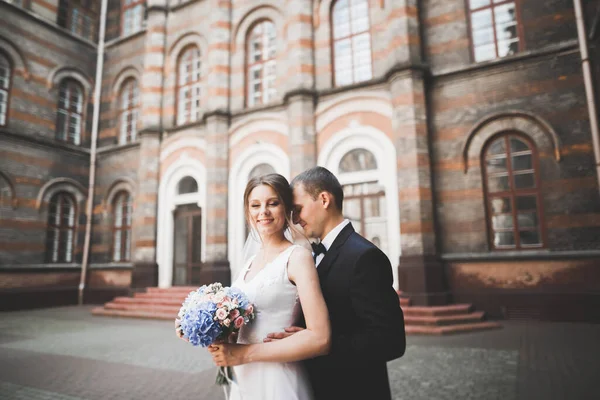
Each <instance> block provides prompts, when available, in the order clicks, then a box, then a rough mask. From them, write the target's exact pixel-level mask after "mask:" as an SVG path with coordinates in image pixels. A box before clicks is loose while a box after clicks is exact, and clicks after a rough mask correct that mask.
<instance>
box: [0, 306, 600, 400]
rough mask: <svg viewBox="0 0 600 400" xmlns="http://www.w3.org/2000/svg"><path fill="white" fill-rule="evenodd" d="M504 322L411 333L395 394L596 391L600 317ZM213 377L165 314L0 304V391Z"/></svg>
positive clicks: (197, 395) (143, 391) (203, 388)
mask: <svg viewBox="0 0 600 400" xmlns="http://www.w3.org/2000/svg"><path fill="white" fill-rule="evenodd" d="M503 324H504V328H503V329H501V330H494V331H487V332H480V333H469V334H461V335H455V336H445V337H427V336H418V337H415V336H410V337H408V347H407V351H406V354H405V356H404V357H402V358H401V359H398V360H394V361H392V362H390V363H389V375H390V381H391V385H392V392H393V395H394V399H395V400H400V399H406V400H437V399H440V400H445V399H459V400H462V399H482V400H494V399H499V400H500V399H501V400H525V399H527V400H529V399H544V400H554V399H557V400H558V399H561V400H563V399H573V400H586V399H590V400H592V399H593V400H598V399H600V379H599V378H600V372H599V371H600V340H599V339H598V338H600V325H592V324H567V323H525V322H507V321H505V322H503ZM214 377H215V368H214V367H213V366H212V364H211V362H210V358H209V357H208V354H207V353H206V352H205V350H203V349H199V348H194V347H192V346H190V345H189V344H187V343H185V342H183V341H181V340H178V339H177V338H176V337H175V335H174V332H173V328H172V324H171V323H170V322H167V321H144V320H131V319H112V318H105V317H93V316H91V315H90V308H89V307H81V308H79V307H62V308H54V309H46V310H33V311H21V312H11V313H6V312H5V313H0V399H10V400H21V399H23V400H25V399H27V400H38V399H52V400H59V399H60V400H80V399H90V400H92V399H186V400H187V399H199V400H201V399H206V400H221V399H223V398H224V395H223V393H222V391H221V389H220V388H219V387H217V386H215V385H214V384H213V382H214ZM365 384H368V383H367V382H365Z"/></svg>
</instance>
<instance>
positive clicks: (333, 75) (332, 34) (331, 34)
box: [329, 0, 468, 87]
mask: <svg viewBox="0 0 600 400" xmlns="http://www.w3.org/2000/svg"><path fill="white" fill-rule="evenodd" d="M352 1H353V0H348V2H349V4H348V9H349V10H351V8H352ZM364 1H365V2H366V3H367V9H368V10H369V12H368V13H367V20H368V24H369V28H368V29H367V30H366V31H363V32H360V33H357V34H353V33H350V35H349V36H344V37H342V38H338V39H335V23H334V9H335V6H336V5H337V4H338V3H339V0H336V1H333V2H332V3H331V8H330V9H329V26H330V27H331V29H330V30H329V41H330V50H331V67H332V68H331V80H332V86H333V87H344V86H350V85H356V84H359V83H362V82H368V81H370V80H372V79H373V70H374V68H373V67H374V62H373V32H372V25H371V13H370V11H371V6H370V4H369V0H364ZM467 1H468V0H467ZM349 13H350V15H349V18H350V31H352V15H351V12H349ZM364 33H368V34H369V54H370V56H371V77H370V78H369V79H365V80H362V81H356V80H355V79H354V68H355V66H354V51H353V49H354V45H353V41H352V37H354V36H358V35H362V34H364ZM346 39H350V45H351V51H350V54H351V55H352V58H351V59H352V68H351V71H352V82H350V83H346V84H341V85H338V83H337V77H336V73H335V69H336V68H335V66H336V53H335V44H336V41H340V40H346Z"/></svg>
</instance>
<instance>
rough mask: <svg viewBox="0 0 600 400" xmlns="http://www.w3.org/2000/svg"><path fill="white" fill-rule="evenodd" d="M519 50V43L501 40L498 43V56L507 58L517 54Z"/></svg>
mask: <svg viewBox="0 0 600 400" xmlns="http://www.w3.org/2000/svg"><path fill="white" fill-rule="evenodd" d="M518 50H519V42H518V41H516V40H500V41H499V42H498V56H499V57H505V56H511V55H513V54H516V53H517V52H518Z"/></svg>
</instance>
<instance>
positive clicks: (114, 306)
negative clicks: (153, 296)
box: [104, 302, 180, 318]
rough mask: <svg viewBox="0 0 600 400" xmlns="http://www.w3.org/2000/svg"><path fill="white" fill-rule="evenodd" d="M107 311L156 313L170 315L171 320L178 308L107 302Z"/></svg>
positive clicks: (105, 306)
mask: <svg viewBox="0 0 600 400" xmlns="http://www.w3.org/2000/svg"><path fill="white" fill-rule="evenodd" d="M104 308H105V309H107V310H126V311H143V312H156V313H159V314H162V313H171V315H173V318H175V316H176V315H177V313H178V312H179V308H180V307H179V306H165V305H160V304H131V303H113V302H109V303H106V304H105V305H104Z"/></svg>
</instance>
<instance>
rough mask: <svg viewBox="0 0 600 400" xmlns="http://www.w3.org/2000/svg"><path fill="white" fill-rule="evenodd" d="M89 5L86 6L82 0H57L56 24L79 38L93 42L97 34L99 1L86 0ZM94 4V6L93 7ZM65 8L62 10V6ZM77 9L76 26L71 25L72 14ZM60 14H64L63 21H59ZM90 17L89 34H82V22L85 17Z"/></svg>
mask: <svg viewBox="0 0 600 400" xmlns="http://www.w3.org/2000/svg"><path fill="white" fill-rule="evenodd" d="M88 2H89V5H88V6H87V7H86V6H85V5H84V4H83V1H82V0H69V1H59V4H58V12H57V24H58V25H59V26H61V27H63V28H64V29H66V30H68V31H69V32H70V33H72V34H73V35H76V36H78V37H80V38H83V39H86V40H89V41H92V42H95V41H96V40H97V35H98V19H99V15H100V9H99V3H97V2H95V1H93V0H88ZM94 6H95V7H94ZM63 7H64V8H65V10H62V8H63ZM75 10H77V12H78V14H79V15H80V17H79V18H78V20H77V26H74V25H73V14H74V11H75ZM61 14H64V21H61V18H62V16H61ZM86 17H87V18H89V19H90V31H89V35H88V36H85V35H83V26H84V25H83V24H82V23H81V22H82V21H83V20H84V19H85V18H86Z"/></svg>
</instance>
